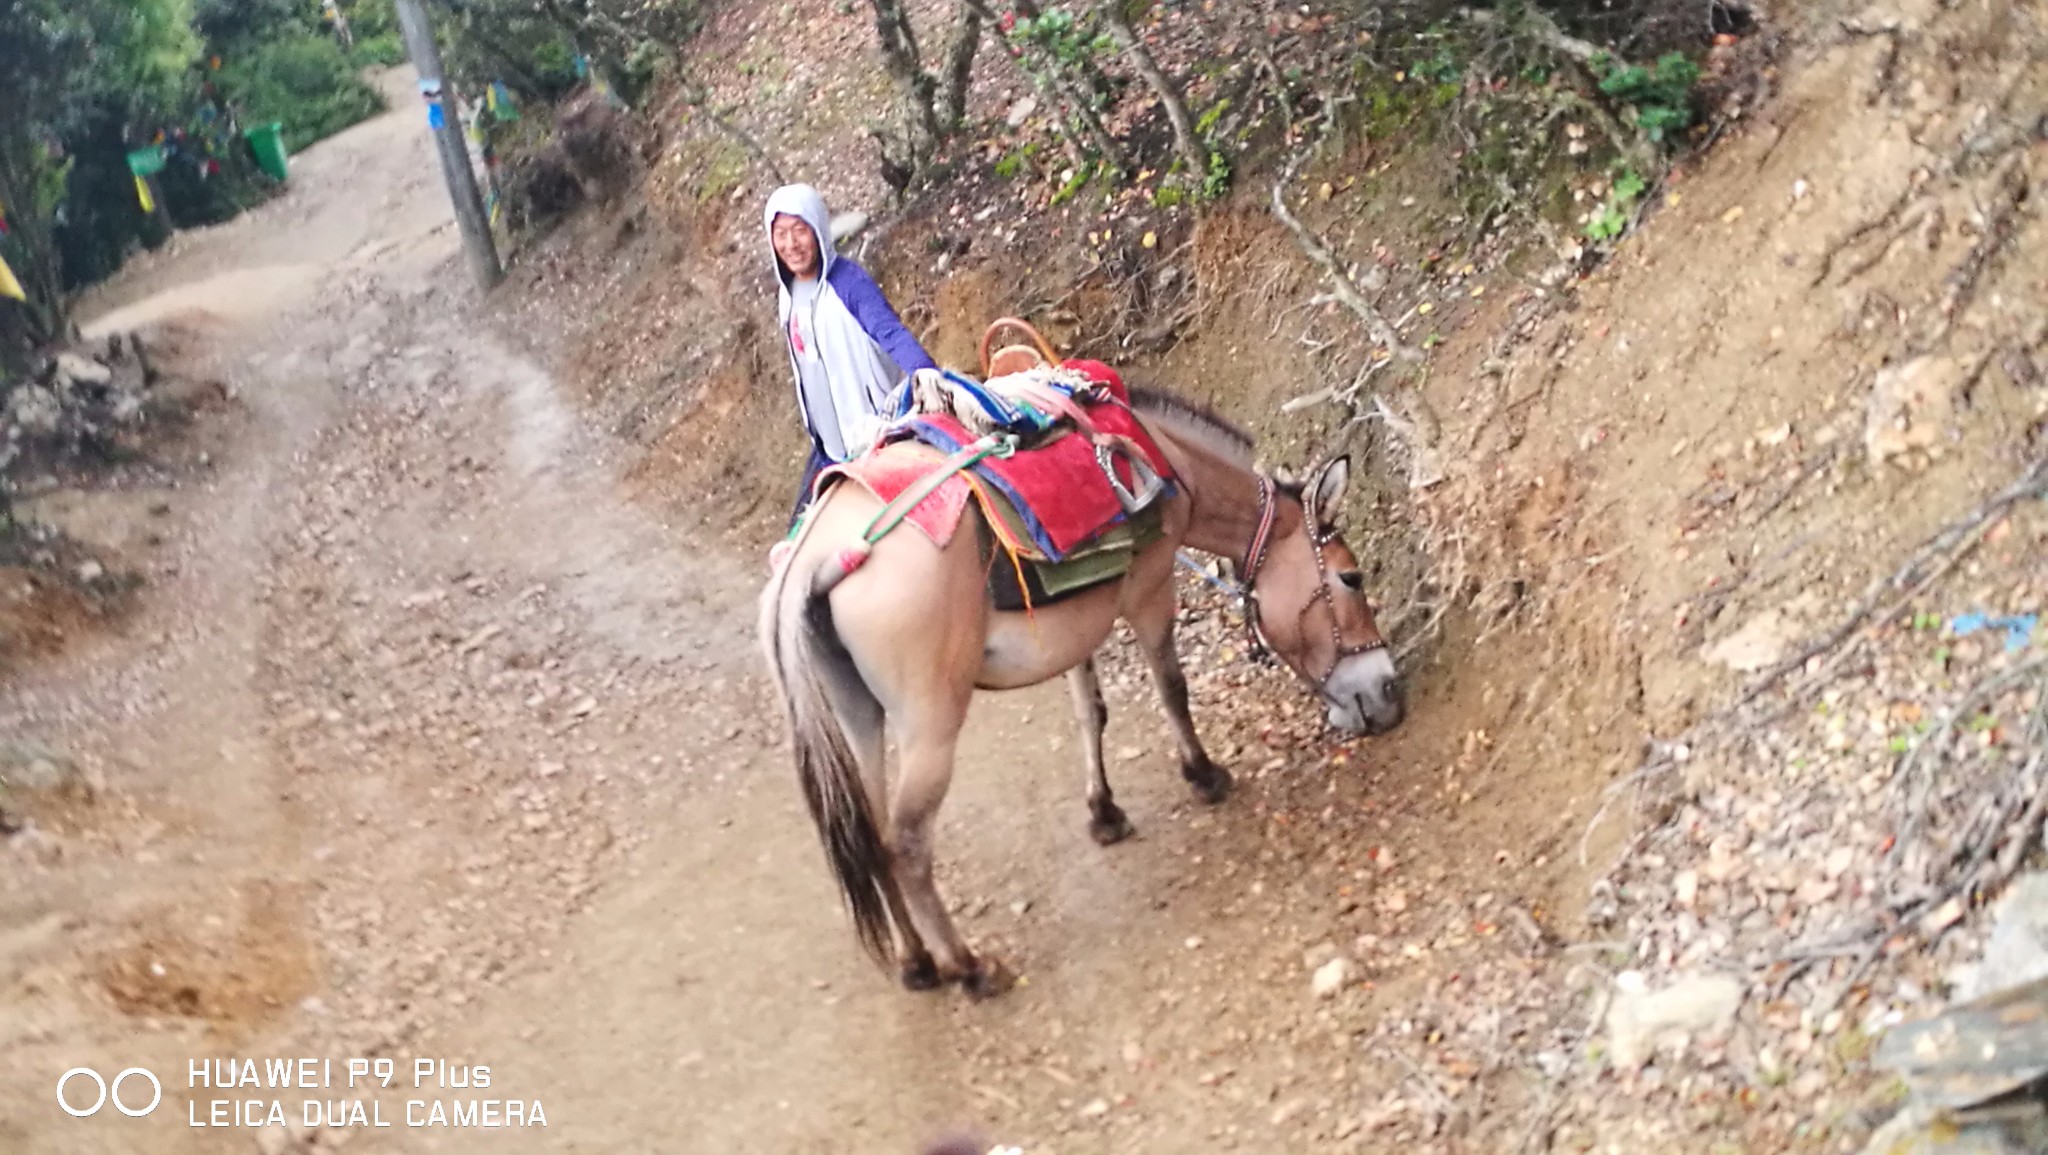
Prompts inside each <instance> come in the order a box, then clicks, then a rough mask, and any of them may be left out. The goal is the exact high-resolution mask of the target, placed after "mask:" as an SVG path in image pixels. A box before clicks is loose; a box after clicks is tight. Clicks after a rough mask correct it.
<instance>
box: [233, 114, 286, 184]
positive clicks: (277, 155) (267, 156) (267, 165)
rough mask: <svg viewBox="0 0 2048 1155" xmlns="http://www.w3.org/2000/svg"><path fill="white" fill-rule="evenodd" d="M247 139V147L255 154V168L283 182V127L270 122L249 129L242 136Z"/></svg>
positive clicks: (284, 171) (284, 164)
mask: <svg viewBox="0 0 2048 1155" xmlns="http://www.w3.org/2000/svg"><path fill="white" fill-rule="evenodd" d="M242 135H243V136H246V137H248V138H249V147H250V149H251V150H253V151H254V152H255V153H256V167H258V168H260V169H262V170H263V171H264V172H267V173H269V174H270V175H271V176H273V177H276V178H277V179H278V181H279V182H280V183H281V182H283V181H284V179H285V177H286V174H287V172H288V168H287V166H286V163H285V159H286V158H285V151H284V125H282V124H278V123H276V122H274V121H273V122H272V123H270V124H265V125H261V126H259V127H256V128H252V129H249V130H248V131H247V132H244V133H243V134H242Z"/></svg>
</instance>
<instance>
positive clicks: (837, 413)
mask: <svg viewBox="0 0 2048 1155" xmlns="http://www.w3.org/2000/svg"><path fill="white" fill-rule="evenodd" d="M785 213H786V214H788V215H790V216H794V217H797V218H798V219H800V220H802V221H804V222H805V223H806V224H808V225H810V226H811V232H812V233H814V234H815V235H816V236H817V238H818V263H819V270H818V276H817V278H816V279H815V280H813V281H810V282H807V283H806V282H798V281H797V280H796V278H795V277H794V276H793V275H792V274H791V273H790V271H789V269H788V267H787V266H785V265H784V264H783V263H782V259H781V258H780V257H777V256H776V255H775V246H774V243H773V232H774V227H775V218H776V217H777V216H778V215H781V214H785ZM762 227H763V230H764V232H765V233H766V234H767V235H768V236H769V238H770V243H769V247H768V255H769V259H770V260H771V261H773V262H774V263H775V276H776V280H777V281H778V282H779V283H780V285H781V290H780V292H779V293H778V294H777V302H776V312H777V318H778V321H779V323H780V325H781V329H782V341H783V346H784V348H785V349H786V350H788V352H789V364H790V371H791V373H792V374H794V376H795V378H796V391H797V406H798V408H799V409H800V410H801V411H802V413H803V419H804V427H805V429H806V430H808V431H809V432H810V434H811V437H812V439H813V441H814V442H815V443H816V444H817V446H818V447H819V448H820V449H821V450H823V451H824V453H825V455H826V456H827V457H830V458H831V459H832V460H833V461H835V462H838V461H846V460H847V459H849V458H852V457H855V456H858V455H859V454H860V453H862V452H863V451H865V450H866V449H867V448H868V447H869V446H870V445H872V444H873V443H874V440H875V436H876V435H877V434H878V433H880V432H881V430H882V428H883V427H884V426H885V425H887V424H888V423H889V420H890V418H889V416H888V414H889V412H890V411H891V407H892V406H891V401H892V399H891V394H893V393H894V392H895V391H896V389H897V388H898V387H899V386H900V385H902V383H903V381H904V379H905V378H906V377H907V376H909V374H910V373H912V372H914V371H915V370H918V369H925V368H937V366H936V365H935V364H934V363H933V361H932V359H931V356H930V354H928V353H926V352H925V351H924V348H923V347H922V346H921V345H919V344H918V343H917V339H916V338H915V337H913V336H911V334H910V331H909V330H907V329H905V328H904V327H903V323H902V321H900V320H899V319H897V316H896V313H895V310H893V309H891V308H890V307H889V302H888V300H887V298H885V297H884V296H883V295H882V290H881V288H880V287H879V286H877V285H876V284H875V282H874V279H873V278H872V277H870V276H868V274H867V270H865V269H863V268H861V267H860V265H859V264H857V263H856V262H855V261H854V260H853V259H852V258H850V257H844V256H840V255H839V254H837V253H835V252H833V251H832V224H831V218H830V216H829V215H828V214H827V213H826V211H825V198H824V197H823V196H820V195H819V193H818V190H816V189H814V188H812V187H811V186H809V185H787V186H785V187H783V188H779V189H777V190H775V192H774V194H773V195H771V196H770V197H769V198H768V204H767V207H766V208H765V210H764V211H763V213H762Z"/></svg>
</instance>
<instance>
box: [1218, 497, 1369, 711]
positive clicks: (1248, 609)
mask: <svg viewBox="0 0 2048 1155" xmlns="http://www.w3.org/2000/svg"><path fill="white" fill-rule="evenodd" d="M1258 478H1259V518H1258V524H1257V526H1255V527H1254V528H1253V530H1252V536H1251V540H1250V541H1249V542H1248V543H1246V545H1245V551H1244V563H1243V564H1242V565H1240V566H1239V567H1238V572H1239V573H1240V574H1241V575H1242V576H1241V577H1240V578H1239V579H1238V585H1237V597H1238V602H1239V604H1240V605H1241V606H1242V607H1243V610H1244V619H1245V630H1246V634H1247V641H1248V644H1249V648H1250V650H1251V654H1252V657H1253V658H1254V659H1255V660H1259V661H1271V660H1273V659H1276V658H1277V659H1278V660H1279V661H1280V663H1281V664H1282V665H1284V666H1286V667H1287V669H1288V670H1289V671H1290V672H1292V673H1293V674H1294V676H1295V677H1296V678H1299V679H1300V680H1301V682H1302V684H1303V685H1306V686H1307V687H1308V688H1309V690H1310V691H1311V692H1313V693H1314V694H1315V695H1316V696H1317V697H1320V698H1323V699H1325V700H1329V701H1335V699H1332V698H1330V695H1329V692H1328V691H1326V690H1325V689H1324V688H1323V687H1324V686H1326V685H1327V684H1328V683H1329V680H1330V678H1331V676H1332V675H1334V674H1335V673H1336V672H1337V667H1338V666H1339V665H1340V664H1342V663H1343V661H1344V660H1345V659H1346V658H1352V657H1357V656H1358V655H1360V654H1369V653H1372V652H1373V651H1374V650H1383V649H1385V648H1386V646H1387V643H1386V640H1385V639H1384V638H1380V639H1376V640H1374V641H1372V642H1368V643H1365V644H1363V645H1357V646H1347V645H1345V644H1344V635H1343V634H1342V633H1341V632H1340V631H1339V630H1338V628H1337V605H1336V599H1335V596H1334V595H1333V594H1331V593H1330V582H1329V562H1328V561H1327V560H1326V559H1325V558H1324V556H1323V546H1324V545H1326V544H1328V542H1329V540H1330V539H1329V537H1327V536H1325V535H1323V534H1321V533H1318V532H1317V531H1316V526H1317V525H1318V524H1319V522H1318V519H1317V517H1316V511H1315V508H1314V506H1313V505H1311V504H1310V503H1309V502H1308V501H1307V500H1304V501H1303V502H1302V504H1301V516H1302V527H1303V532H1305V533H1306V534H1308V541H1309V548H1310V550H1311V551H1312V552H1313V553H1314V555H1315V559H1316V588H1315V592H1314V593H1312V594H1310V595H1309V597H1308V600H1307V601H1305V602H1303V603H1302V606H1301V612H1300V615H1299V616H1298V617H1297V619H1296V622H1295V624H1296V626H1297V627H1299V631H1300V633H1301V634H1302V636H1303V637H1306V636H1307V635H1308V612H1309V610H1310V609H1312V608H1314V607H1315V606H1316V605H1318V604H1321V605H1322V606H1324V607H1325V608H1326V609H1327V610H1328V611H1329V615H1330V648H1331V657H1330V665H1329V668H1328V669H1326V670H1324V671H1323V674H1322V677H1320V678H1316V677H1311V676H1310V675H1309V674H1308V672H1307V671H1305V670H1303V669H1302V668H1301V667H1300V666H1298V665H1296V664H1295V663H1294V662H1293V661H1291V660H1289V659H1288V657H1287V656H1286V655H1285V654H1282V653H1281V652H1280V651H1279V650H1278V649H1277V648H1276V647H1275V646H1274V645H1273V643H1272V642H1271V641H1270V640H1268V639H1267V637H1266V630H1265V626H1264V625H1263V624H1262V623H1261V622H1260V616H1261V615H1260V612H1259V593H1258V589H1257V583H1258V580H1259V571H1260V570H1262V569H1264V568H1265V565H1266V551H1267V550H1268V549H1270V548H1271V546H1272V544H1273V523H1274V522H1275V521H1276V520H1277V519H1278V516H1279V506H1280V500H1279V488H1278V487H1277V486H1276V485H1274V484H1273V479H1272V478H1270V477H1267V476H1266V475H1265V474H1263V473H1261V474H1259V475H1258Z"/></svg>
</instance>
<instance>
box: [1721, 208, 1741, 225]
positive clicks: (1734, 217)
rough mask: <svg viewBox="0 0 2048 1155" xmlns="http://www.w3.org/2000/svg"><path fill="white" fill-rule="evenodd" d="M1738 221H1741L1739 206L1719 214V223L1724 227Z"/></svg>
mask: <svg viewBox="0 0 2048 1155" xmlns="http://www.w3.org/2000/svg"><path fill="white" fill-rule="evenodd" d="M1740 219H1742V206H1741V205H1736V206H1735V207H1734V208H1732V209H1729V210H1728V211H1727V212H1725V213H1722V214H1721V223H1722V224H1724V225H1732V224H1734V223H1735V222H1736V221H1738V220H1740Z"/></svg>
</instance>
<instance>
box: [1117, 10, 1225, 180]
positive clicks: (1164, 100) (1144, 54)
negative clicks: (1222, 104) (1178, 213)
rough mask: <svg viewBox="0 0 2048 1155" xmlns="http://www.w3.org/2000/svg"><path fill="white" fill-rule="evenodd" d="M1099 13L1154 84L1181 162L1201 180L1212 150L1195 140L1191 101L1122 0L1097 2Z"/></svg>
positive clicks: (1192, 176) (1141, 72) (1148, 81)
mask: <svg viewBox="0 0 2048 1155" xmlns="http://www.w3.org/2000/svg"><path fill="white" fill-rule="evenodd" d="M1095 11H1096V14H1097V15H1099V16H1101V17H1102V22H1103V24H1104V25H1106V26H1107V27H1108V28H1109V34H1110V36H1111V37H1112V38H1113V39H1115V41H1116V42H1117V45H1118V46H1119V47H1121V48H1122V49H1123V50H1124V55H1125V56H1127V57H1129V58H1130V61H1131V67H1132V68H1135V69H1137V70H1138V75H1139V76H1142V77H1144V78H1145V83H1146V84H1149V85H1151V86H1152V92H1153V94H1154V95H1156V96H1158V97H1159V103H1160V104H1162V105H1164V106H1165V108H1166V119H1167V120H1169V121H1171V122H1173V146H1174V150H1175V151H1176V152H1178V153H1180V160H1181V163H1182V164H1183V165H1185V166H1187V170H1188V171H1187V175H1188V179H1189V180H1191V181H1194V182H1196V183H1200V182H1201V180H1202V177H1203V176H1204V175H1205V174H1206V173H1207V172H1208V171H1209V153H1208V150H1207V149H1206V148H1204V147H1202V143H1201V142H1200V141H1198V140H1196V139H1195V125H1194V122H1193V121H1192V120H1189V119H1188V106H1187V102H1186V101H1184V100H1182V99H1181V95H1180V87H1179V86H1178V85H1176V84H1174V82H1173V80H1172V78H1171V77H1169V76H1167V75H1166V73H1165V72H1163V71H1161V70H1160V67H1159V62H1158V61H1156V60H1154V59H1153V58H1152V53H1151V51H1150V50H1149V49H1147V48H1146V47H1145V43H1144V41H1142V40H1139V39H1138V33H1137V30H1136V29H1134V28H1132V27H1131V22H1130V21H1129V20H1127V19H1125V17H1124V10H1123V4H1122V3H1121V0H1102V2H1101V3H1098V4H1097V5H1096V9H1095Z"/></svg>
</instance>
